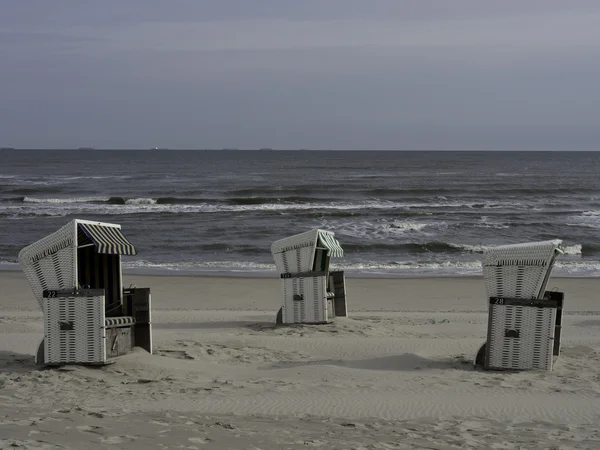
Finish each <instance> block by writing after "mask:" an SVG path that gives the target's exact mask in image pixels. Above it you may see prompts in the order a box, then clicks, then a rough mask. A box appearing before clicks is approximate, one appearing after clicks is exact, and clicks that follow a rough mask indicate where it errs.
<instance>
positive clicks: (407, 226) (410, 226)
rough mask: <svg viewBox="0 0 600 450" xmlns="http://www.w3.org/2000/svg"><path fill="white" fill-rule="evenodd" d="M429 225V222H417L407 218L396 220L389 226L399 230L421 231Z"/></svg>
mask: <svg viewBox="0 0 600 450" xmlns="http://www.w3.org/2000/svg"><path fill="white" fill-rule="evenodd" d="M428 225H429V224H427V223H416V222H413V221H410V220H407V221H399V220H395V221H394V222H392V223H391V224H389V225H388V227H389V228H390V229H392V230H398V231H420V230H422V229H423V228H425V227H426V226H428Z"/></svg>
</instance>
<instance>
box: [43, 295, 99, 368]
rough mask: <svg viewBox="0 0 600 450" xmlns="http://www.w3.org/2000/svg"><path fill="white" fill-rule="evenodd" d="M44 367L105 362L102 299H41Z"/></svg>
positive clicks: (80, 297) (78, 297) (92, 297)
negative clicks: (46, 365)
mask: <svg viewBox="0 0 600 450" xmlns="http://www.w3.org/2000/svg"><path fill="white" fill-rule="evenodd" d="M42 304H43V310H44V317H45V320H44V333H45V355H46V361H45V362H46V363H47V364H59V363H104V362H106V347H105V337H106V335H105V328H104V295H96V296H91V295H90V296H83V295H77V296H75V295H73V296H68V297H66V296H65V297H55V298H44V299H43V300H42Z"/></svg>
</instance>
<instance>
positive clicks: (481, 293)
mask: <svg viewBox="0 0 600 450" xmlns="http://www.w3.org/2000/svg"><path fill="white" fill-rule="evenodd" d="M0 286H2V287H3V290H2V292H0V311H2V310H12V311H14V310H37V311H39V306H38V304H37V301H36V300H35V298H34V296H33V293H32V292H31V288H30V286H29V283H28V282H27V280H26V278H25V274H24V273H23V272H21V271H16V270H15V271H12V270H11V271H2V270H0ZM129 286H137V287H148V288H150V290H151V294H152V309H153V310H156V311H160V310H172V309H174V308H175V309H178V310H190V311H218V310H221V311H222V310H230V311H268V314H269V315H273V317H274V316H275V314H276V313H277V311H278V310H279V308H280V307H281V283H280V279H279V277H277V276H275V275H273V276H268V277H254V276H243V275H241V274H240V275H238V276H231V275H227V276H225V275H219V274H214V275H179V274H177V275H175V274H172V275H171V274H169V275H165V274H160V275H159V274H156V275H154V274H153V275H149V274H132V273H128V272H124V273H123V287H124V288H127V287H129ZM547 289H548V290H558V291H561V292H564V293H565V313H568V312H569V311H580V312H587V311H595V310H596V309H597V307H598V305H597V301H596V295H595V294H594V293H596V292H599V291H600V278H573V277H551V278H550V280H549V282H548V286H547ZM346 292H347V299H348V310H349V312H350V314H352V312H361V311H362V312H367V311H369V312H382V313H383V312H408V311H412V312H416V311H430V312H443V311H446V312H454V311H465V312H473V311H480V312H483V311H487V303H486V301H485V283H484V280H483V276H460V277H413V278H408V277H404V278H377V277H371V278H370V277H355V276H352V275H349V276H347V277H346Z"/></svg>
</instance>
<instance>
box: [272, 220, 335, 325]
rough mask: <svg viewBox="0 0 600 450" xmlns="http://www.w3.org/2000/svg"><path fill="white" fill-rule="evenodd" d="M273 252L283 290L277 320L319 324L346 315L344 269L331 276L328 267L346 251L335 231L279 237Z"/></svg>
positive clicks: (317, 231)
mask: <svg viewBox="0 0 600 450" xmlns="http://www.w3.org/2000/svg"><path fill="white" fill-rule="evenodd" d="M271 253H272V255H273V259H274V260H275V265H276V267H277V270H278V271H279V276H280V279H281V284H282V291H283V302H282V307H281V309H280V311H279V312H278V314H277V319H276V323H283V324H285V323H312V324H318V323H327V322H330V321H331V320H333V318H334V317H336V316H347V307H346V292H345V281H344V272H343V271H335V275H334V276H333V278H332V276H331V274H333V273H334V272H331V273H330V271H329V263H330V259H331V258H332V257H341V256H343V254H344V251H343V249H342V247H341V245H340V243H339V242H338V241H337V240H336V239H335V237H334V233H333V232H330V231H326V230H320V229H315V230H311V231H307V232H304V233H300V234H297V235H294V236H290V237H288V238H284V239H280V240H278V241H275V242H274V243H273V244H272V245H271ZM342 303H343V304H342Z"/></svg>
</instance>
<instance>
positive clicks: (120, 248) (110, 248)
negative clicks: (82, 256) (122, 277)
mask: <svg viewBox="0 0 600 450" xmlns="http://www.w3.org/2000/svg"><path fill="white" fill-rule="evenodd" d="M82 233H83V236H81V234H82ZM78 234H79V236H80V238H79V239H78V240H79V245H81V244H83V243H84V242H85V241H87V239H89V240H90V241H91V243H93V244H94V245H95V246H96V249H97V251H98V253H101V254H105V255H135V254H136V253H137V252H136V250H135V247H134V246H133V244H132V243H131V242H129V240H128V239H127V238H126V237H125V236H124V235H123V233H121V230H120V229H119V228H116V227H108V226H104V225H96V224H89V223H79V233H78ZM82 238H83V239H82ZM85 238H87V239H85ZM82 241H84V242H82Z"/></svg>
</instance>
